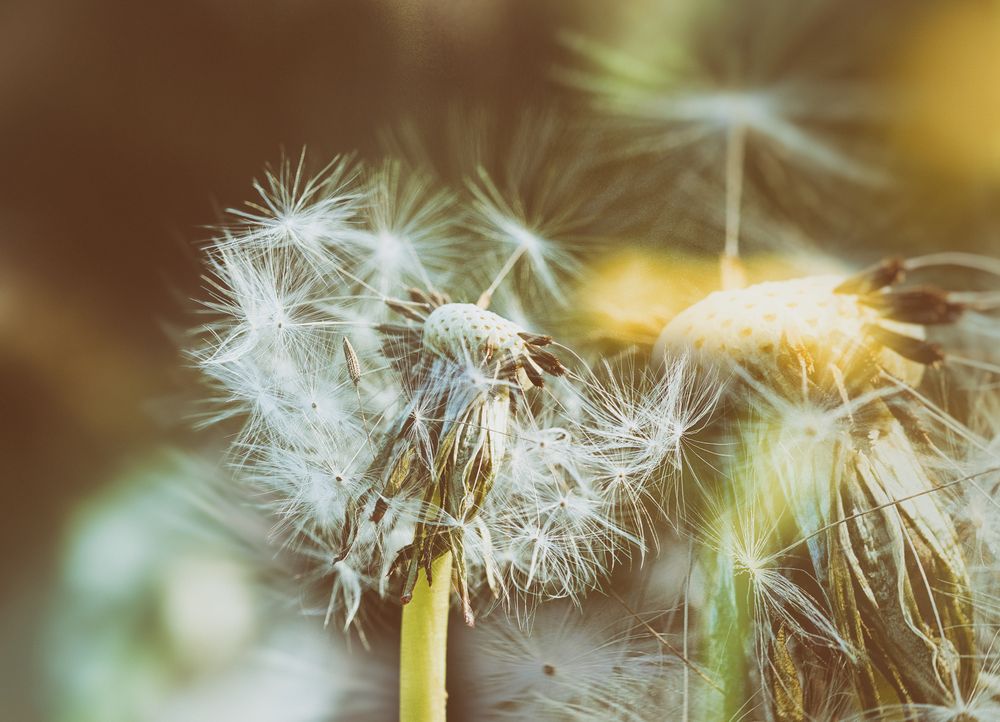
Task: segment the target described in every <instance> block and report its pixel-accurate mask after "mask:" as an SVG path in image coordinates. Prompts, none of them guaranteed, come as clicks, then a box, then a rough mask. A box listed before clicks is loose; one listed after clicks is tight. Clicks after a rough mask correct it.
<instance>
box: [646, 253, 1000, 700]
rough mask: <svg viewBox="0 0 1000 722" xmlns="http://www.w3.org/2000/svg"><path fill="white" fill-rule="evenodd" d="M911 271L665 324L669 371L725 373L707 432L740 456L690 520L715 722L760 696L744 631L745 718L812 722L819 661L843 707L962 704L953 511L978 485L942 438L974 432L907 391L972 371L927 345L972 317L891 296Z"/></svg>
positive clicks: (812, 285)
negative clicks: (930, 332)
mask: <svg viewBox="0 0 1000 722" xmlns="http://www.w3.org/2000/svg"><path fill="white" fill-rule="evenodd" d="M920 266H921V263H920V262H919V261H912V262H904V261H888V262H885V263H882V264H879V265H877V266H875V267H873V268H871V269H868V270H866V271H863V272H861V273H859V274H857V275H855V276H852V277H847V278H845V277H843V276H821V277H811V278H803V279H796V280H791V281H783V282H771V283H762V284H759V285H756V286H751V287H749V288H746V289H743V290H734V291H720V292H717V293H714V294H712V295H710V296H709V297H707V298H706V299H705V300H703V301H701V302H699V303H697V304H696V305H694V306H692V307H691V308H690V309H688V310H687V311H684V312H682V313H681V314H679V315H678V316H677V317H676V318H675V319H674V320H673V321H671V322H670V323H669V324H668V325H667V327H666V328H665V329H664V332H663V334H662V336H661V340H660V345H659V348H660V353H661V354H664V355H665V357H666V358H668V359H669V358H671V357H672V356H673V355H674V354H676V353H678V352H679V351H682V352H687V353H695V354H697V355H698V357H699V359H700V364H701V365H702V366H704V368H705V369H706V370H707V372H709V373H718V372H719V369H720V368H722V369H729V370H730V371H731V372H732V373H733V378H734V383H733V384H732V385H731V386H730V388H729V389H727V391H726V393H725V396H724V402H723V405H722V407H721V408H723V409H725V410H726V411H727V414H728V415H729V418H730V419H731V421H730V422H728V423H729V424H730V425H729V426H728V427H727V430H725V431H718V432H716V433H721V434H722V435H723V436H724V437H726V438H728V439H729V441H730V442H731V443H732V444H733V447H732V449H733V454H732V457H731V459H729V460H728V461H727V462H726V463H725V465H724V467H723V468H722V469H721V470H719V471H718V472H717V473H716V474H715V478H716V481H715V482H714V487H712V486H701V487H699V488H700V489H701V490H702V492H703V501H702V502H701V504H700V506H699V507H698V508H697V511H696V512H695V515H694V516H693V517H691V523H692V524H693V527H694V529H695V530H699V529H700V530H709V538H708V539H706V540H705V543H704V544H703V547H704V548H705V549H707V550H709V551H708V552H707V555H708V558H707V559H706V562H705V563H706V565H707V567H708V568H710V569H711V570H712V571H711V572H710V575H709V576H710V578H711V579H713V580H714V581H712V585H713V589H714V591H713V592H711V594H710V598H711V599H713V600H714V601H713V602H712V603H711V604H710V606H709V609H708V610H707V611H706V613H705V617H704V621H703V624H704V625H705V629H704V633H705V636H706V638H707V639H708V640H709V642H708V648H709V657H710V660H711V665H710V666H712V667H713V668H715V669H717V670H718V671H719V674H720V676H721V678H722V679H723V680H724V681H725V682H726V684H727V686H728V692H727V694H728V695H729V702H728V703H725V704H723V706H722V707H712V709H714V710H715V712H719V713H722V714H733V713H735V712H736V711H737V710H739V709H742V708H744V705H745V704H747V703H748V700H750V699H751V698H752V697H754V692H753V691H752V689H750V688H749V687H747V685H748V682H749V680H751V679H753V678H754V675H752V674H750V673H749V671H748V670H746V669H742V668H741V667H740V665H741V664H742V660H743V659H744V657H745V653H744V651H743V650H742V649H741V646H740V643H739V642H734V641H733V639H734V637H733V635H736V636H737V637H739V635H740V634H741V633H740V632H739V631H737V630H740V629H750V630H752V633H753V635H754V638H755V639H756V641H755V642H754V643H753V647H754V648H755V649H756V655H757V665H756V666H757V671H756V675H757V678H758V679H759V684H760V691H761V695H760V698H759V702H758V703H757V704H760V705H762V706H763V708H764V709H765V710H766V712H767V715H768V716H769V717H773V718H776V719H802V718H804V717H810V716H812V715H814V714H817V710H818V709H819V707H817V704H818V701H817V700H816V699H815V698H814V697H813V696H812V695H811V691H810V689H809V687H808V685H807V684H806V682H807V681H808V679H809V674H810V672H809V671H808V670H811V669H817V668H819V667H821V666H823V665H824V664H827V663H833V664H835V665H836V667H835V668H836V669H838V670H840V672H838V674H840V673H842V674H843V675H844V676H845V681H846V684H845V685H844V686H845V687H847V688H850V689H852V690H853V695H854V697H855V704H854V707H855V709H875V708H877V707H879V706H880V705H883V704H887V703H888V704H893V703H898V704H902V705H904V706H908V705H909V706H914V709H916V707H917V706H920V705H942V706H944V707H952V706H954V705H955V704H957V703H959V702H960V701H962V700H969V699H971V698H972V695H973V690H974V688H975V687H976V685H977V684H978V682H977V680H978V679H980V665H979V656H978V653H977V646H976V640H975V635H974V626H973V624H974V619H975V609H974V607H973V604H972V601H971V599H972V597H971V594H972V582H971V579H970V575H969V569H968V564H967V560H966V553H965V552H964V551H963V549H962V547H961V546H960V544H959V538H958V532H957V528H956V522H955V519H954V518H953V517H952V516H950V515H949V514H948V499H949V491H950V490H951V489H953V488H955V487H959V486H960V485H961V484H963V483H968V484H972V483H975V480H974V479H973V478H972V477H974V476H976V474H973V475H972V476H971V477H970V475H968V474H962V473H961V467H960V465H959V464H957V463H953V459H951V458H950V457H948V456H946V455H945V453H944V450H943V441H941V440H942V439H944V438H947V437H949V436H951V437H953V438H954V437H956V436H957V438H958V439H959V440H961V441H962V442H963V443H969V442H970V441H972V440H973V437H972V435H970V434H969V433H968V431H967V430H966V429H965V428H964V426H963V425H961V424H960V423H959V422H958V421H957V420H955V419H953V418H951V417H950V416H948V415H947V414H945V412H943V411H942V410H941V409H939V408H937V407H936V406H935V405H934V404H933V402H932V401H931V400H930V399H929V398H928V397H927V396H926V395H924V394H922V393H921V392H920V391H919V386H920V383H921V381H922V380H923V378H924V376H925V375H926V374H927V373H928V370H929V369H930V370H933V369H936V368H937V367H939V366H941V365H942V364H947V363H948V362H953V363H954V364H959V365H960V364H963V363H964V360H963V358H962V356H961V355H959V354H947V353H946V352H945V351H944V350H943V349H942V348H941V347H940V346H938V345H936V344H934V343H932V342H931V341H928V340H927V339H926V334H927V329H933V328H935V327H937V326H948V325H951V324H954V323H955V322H956V321H957V320H958V319H959V318H960V317H961V316H962V314H963V312H964V311H965V309H966V305H967V304H966V302H965V301H959V300H956V298H954V297H953V296H952V295H949V294H947V293H945V292H943V291H940V290H937V289H935V288H929V287H924V288H908V287H903V288H900V287H899V285H898V284H899V283H900V281H901V280H902V276H903V274H904V273H905V271H907V270H913V269H916V268H919V267H920ZM935 427H937V429H935ZM936 430H937V431H939V433H935V431H936ZM935 439H938V440H937V441H936V440H935ZM984 471H985V470H983V469H980V470H979V472H984ZM701 478H702V479H703V480H704V479H705V478H707V477H706V476H702V477H701ZM700 533H701V534H702V535H704V534H705V533H706V532H705V531H701V532H700ZM741 590H742V591H741ZM713 640H714V641H713ZM824 660H826V661H824ZM887 700H893V701H890V702H887ZM727 705H728V706H727ZM725 710H728V712H725Z"/></svg>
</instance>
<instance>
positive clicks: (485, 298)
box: [476, 244, 528, 308]
mask: <svg viewBox="0 0 1000 722" xmlns="http://www.w3.org/2000/svg"><path fill="white" fill-rule="evenodd" d="M527 250H528V247H527V246H526V245H524V244H522V245H520V246H518V247H517V250H516V251H514V252H513V253H512V254H510V258H508V259H507V262H506V263H504V264H503V268H501V269H500V270H499V271H498V272H497V275H496V278H494V279H493V283H491V284H490V287H489V288H487V289H486V290H485V291H483V293H482V295H481V296H480V297H479V300H478V301H477V302H476V305H477V306H479V308H488V307H489V305H490V301H491V300H492V299H493V294H494V292H496V290H497V288H499V286H500V284H501V283H502V282H503V279H505V278H506V277H507V274H508V273H510V271H511V269H512V268H514V264H516V263H517V262H518V260H520V258H521V256H523V255H524V253H525V251H527Z"/></svg>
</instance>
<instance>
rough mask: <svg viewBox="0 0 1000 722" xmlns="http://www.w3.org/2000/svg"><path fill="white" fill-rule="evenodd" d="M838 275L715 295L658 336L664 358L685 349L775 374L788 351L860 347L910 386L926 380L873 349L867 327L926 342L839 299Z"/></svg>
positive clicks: (837, 352)
mask: <svg viewBox="0 0 1000 722" xmlns="http://www.w3.org/2000/svg"><path fill="white" fill-rule="evenodd" d="M843 281H844V278H843V277H842V276H839V275H828V276H811V277H807V278H797V279H793V280H790V281H770V282H767V283H760V284H757V285H755V286H750V287H748V288H743V289H737V290H731V291H716V292H714V293H712V294H710V295H709V296H707V297H706V298H705V299H703V300H702V301H699V302H698V303H696V304H695V305H693V306H691V307H690V308H688V309H686V310H684V311H682V312H681V313H679V314H678V315H677V316H675V317H674V319H673V320H672V321H671V322H670V323H669V324H667V326H666V328H664V330H663V332H662V333H661V335H660V339H659V341H658V343H657V348H658V351H659V352H660V353H662V352H664V351H666V350H667V349H670V348H678V347H686V348H693V349H695V350H696V351H698V352H700V353H702V354H704V355H705V356H707V357H709V358H712V357H715V358H720V359H721V358H728V359H732V361H734V362H736V363H739V364H753V365H754V366H756V367H757V368H761V369H770V370H774V371H777V370H778V364H779V354H781V353H782V352H783V350H787V347H788V345H789V344H791V345H792V346H798V347H802V348H805V349H810V350H812V349H823V350H824V351H825V352H827V354H829V357H830V358H850V356H851V354H852V352H853V351H854V350H857V349H858V348H859V345H863V344H868V350H870V351H873V352H875V353H877V354H878V356H879V361H880V363H881V365H882V366H883V368H885V369H886V370H887V371H889V372H890V373H893V374H896V375H898V376H901V377H902V378H905V379H913V378H914V375H915V374H916V376H917V378H918V379H919V374H920V373H921V371H920V367H919V365H918V364H914V363H913V362H911V361H907V360H906V359H904V358H902V357H901V356H899V355H898V354H896V353H895V352H893V351H890V350H889V349H886V348H882V347H878V348H873V347H872V346H871V345H870V343H871V342H869V341H867V340H866V334H865V326H866V325H868V324H876V323H877V324H879V325H882V326H885V327H889V328H893V329H897V330H898V329H903V328H905V330H906V332H907V333H908V334H910V335H922V333H921V332H922V329H920V328H919V327H916V326H912V325H904V324H898V323H892V322H889V321H886V320H884V319H882V318H881V316H880V315H879V314H878V313H877V312H876V311H875V310H873V309H871V308H869V307H867V306H865V305H862V304H861V303H859V302H858V297H857V296H855V295H851V294H844V293H834V289H835V288H836V287H837V286H838V285H840V284H841V283H842V282H843Z"/></svg>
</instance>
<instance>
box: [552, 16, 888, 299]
mask: <svg viewBox="0 0 1000 722" xmlns="http://www.w3.org/2000/svg"><path fill="white" fill-rule="evenodd" d="M751 6H752V7H751ZM717 9H718V8H711V10H717ZM711 10H709V11H707V12H704V13H701V14H699V13H691V15H692V17H691V18H689V19H688V22H690V23H692V27H690V28H688V32H687V33H686V34H685V42H683V43H680V44H677V45H671V46H669V47H667V48H665V47H664V44H663V43H661V42H659V39H658V40H657V41H656V42H651V41H649V39H648V38H647V39H646V42H645V43H643V42H629V43H627V44H625V43H623V42H622V40H621V39H619V40H618V42H617V43H614V42H611V43H609V42H601V41H597V40H593V39H590V38H585V37H581V36H577V35H570V36H568V37H567V38H566V41H567V44H568V45H569V46H570V48H571V49H572V50H573V51H575V53H576V55H577V57H578V58H579V59H580V62H578V63H577V64H576V65H575V66H573V67H571V68H567V69H563V70H562V71H561V73H560V75H561V77H562V79H563V80H564V82H566V83H567V84H568V85H570V86H571V87H574V88H576V89H578V90H579V91H581V92H582V93H584V94H585V95H586V97H588V98H589V99H590V101H591V104H592V106H593V108H594V109H595V110H596V111H597V113H598V114H599V116H603V118H604V119H605V125H606V128H607V130H608V131H609V133H610V135H611V137H613V138H614V139H615V149H616V152H617V153H618V154H619V155H620V156H621V157H623V158H625V159H628V162H629V163H630V164H632V165H633V166H636V165H637V166H638V167H639V168H642V167H643V160H644V159H655V160H653V161H652V170H651V172H652V174H653V177H654V178H655V177H656V176H657V175H659V180H658V181H652V182H651V181H650V180H649V179H646V180H645V183H647V184H651V185H652V186H653V187H657V186H658V187H659V188H661V189H663V188H666V187H670V186H673V187H675V188H676V189H677V190H675V192H674V193H672V194H671V195H672V196H679V195H682V194H683V195H685V196H686V197H687V198H686V201H685V203H684V204H683V206H670V207H669V208H668V209H667V210H668V212H667V217H668V219H669V225H668V226H666V227H665V228H664V232H665V233H669V234H671V236H672V237H674V240H675V242H676V241H678V240H679V239H678V238H677V235H678V231H679V229H680V227H681V224H680V222H679V221H680V219H681V218H683V217H689V218H694V219H695V222H696V225H695V227H696V228H697V229H698V230H697V235H696V238H697V241H696V243H697V244H698V245H701V246H703V245H704V243H705V239H706V238H712V237H714V236H712V235H711V233H712V231H714V230H715V229H719V230H720V231H721V238H720V241H721V244H720V245H721V247H722V276H723V285H724V286H725V287H738V286H740V285H743V284H744V282H745V281H744V279H743V277H742V272H741V269H740V267H739V265H738V263H737V262H736V261H737V259H738V258H739V256H740V250H741V249H740V245H741V241H742V240H745V238H744V237H745V236H747V235H749V236H751V238H750V240H753V241H759V243H758V244H757V245H758V246H759V247H763V248H772V249H773V248H774V247H775V244H776V242H777V241H778V240H779V238H780V234H777V233H775V232H774V229H773V227H772V226H771V221H772V220H773V214H772V215H769V214H767V213H761V211H762V210H766V209H767V208H768V207H769V206H771V207H773V206H774V204H775V203H787V202H788V201H789V200H790V199H791V198H793V197H800V198H802V199H803V200H805V201H806V205H807V207H809V208H811V211H810V213H811V214H813V215H815V210H816V208H817V207H819V204H822V203H829V194H823V195H822V196H821V195H820V194H819V193H815V192H810V191H809V190H808V189H809V188H810V187H813V186H817V185H818V186H824V185H826V184H828V183H830V182H833V183H835V184H837V185H839V186H843V185H844V182H845V181H846V183H847V184H849V185H851V184H853V185H861V186H863V187H868V188H870V187H873V186H881V185H884V184H885V182H886V180H887V177H886V175H885V174H884V173H883V172H881V171H880V170H879V169H878V166H876V165H875V164H873V163H870V162H866V160H865V157H866V156H870V155H871V152H870V151H871V148H867V149H865V151H861V150H859V149H852V148H849V147H847V146H846V145H845V144H844V142H843V139H844V134H843V133H838V129H841V130H842V129H845V128H847V129H855V130H856V129H858V128H863V127H866V126H872V125H874V124H875V121H876V119H877V118H876V113H875V112H873V108H875V107H877V106H876V104H874V103H872V102H871V98H870V97H869V96H868V93H869V92H870V91H867V90H866V89H864V88H861V87H859V86H857V85H855V84H852V83H850V82H847V81H845V80H844V78H843V77H842V76H843V74H842V73H840V72H839V69H838V67H837V62H836V60H835V59H832V57H828V58H824V65H823V66H819V65H818V64H815V63H812V64H810V63H799V62H794V61H790V60H789V59H787V58H786V59H785V62H776V56H778V55H779V54H780V53H781V52H782V51H787V52H789V53H790V54H791V53H794V52H796V51H799V52H801V51H802V48H803V47H807V46H808V43H807V42H803V43H800V44H796V43H795V42H794V40H793V39H797V38H800V37H803V38H804V37H811V36H812V35H813V34H815V33H816V32H817V29H818V28H820V27H822V26H823V25H824V24H825V23H829V22H830V20H831V18H830V15H831V14H832V13H831V12H830V11H831V10H832V8H824V7H822V6H819V5H814V6H810V7H809V8H803V7H802V6H801V4H790V5H787V6H786V5H783V4H780V3H779V4H775V3H770V4H768V3H756V4H753V3H747V4H745V6H741V7H740V8H739V9H733V12H731V13H728V14H727V16H726V18H725V20H723V21H722V22H729V23H732V27H730V28H727V32H728V33H729V34H731V35H732V36H733V39H734V41H735V40H736V38H739V42H740V45H739V46H736V43H735V42H734V46H733V47H727V48H726V51H727V53H728V54H730V55H732V56H734V57H728V58H727V59H726V61H725V62H719V60H718V58H717V57H716V53H714V52H712V51H713V50H717V49H716V48H712V49H706V48H703V47H699V45H698V41H699V39H706V38H707V42H708V43H709V44H710V45H711V44H712V43H718V42H720V35H721V36H725V35H726V33H722V32H720V29H719V28H718V27H717V26H718V23H719V22H720V20H719V18H718V16H717V14H716V13H714V12H711ZM666 12H670V11H666ZM705 20H708V23H707V24H708V25H709V26H710V27H711V28H712V32H710V33H705V34H704V36H702V35H700V33H699V29H698V26H699V23H701V24H705V22H704V21H705ZM649 22H650V21H649V20H647V19H643V20H642V23H641V24H646V23H649ZM643 34H648V33H647V31H646V28H644V27H638V28H635V29H634V31H633V32H632V33H631V34H629V33H626V40H629V41H632V40H634V38H635V37H637V36H640V35H643ZM744 35H746V36H749V37H750V39H749V40H748V41H746V42H743V41H744V40H746V39H745V38H743V37H741V36H744ZM775 46H777V47H775ZM857 135H858V134H854V136H853V137H855V138H856V137H857ZM870 145H873V144H870ZM665 159H669V160H673V161H674V162H673V163H664V162H662V161H663V160H665ZM636 172H637V173H638V172H639V171H636ZM718 186H721V188H717V187H718ZM678 191H679V192H678ZM841 195H843V194H842V193H841ZM657 205H658V206H662V204H657ZM692 211H694V213H693V215H692ZM746 215H749V218H745V216H746ZM748 220H749V221H750V223H749V224H748V223H747V222H746V221H748ZM706 226H707V227H708V228H709V229H711V230H709V231H708V232H706V231H705V227H706Z"/></svg>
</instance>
